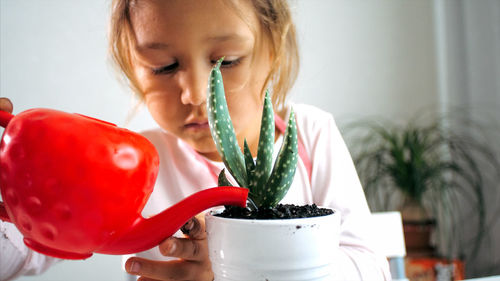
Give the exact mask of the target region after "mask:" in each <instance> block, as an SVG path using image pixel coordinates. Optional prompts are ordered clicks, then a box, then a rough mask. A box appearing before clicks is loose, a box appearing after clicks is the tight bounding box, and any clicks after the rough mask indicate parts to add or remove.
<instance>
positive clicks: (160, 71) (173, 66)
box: [151, 62, 179, 75]
mask: <svg viewBox="0 0 500 281" xmlns="http://www.w3.org/2000/svg"><path fill="white" fill-rule="evenodd" d="M178 66H179V63H178V62H175V63H172V64H169V65H165V66H162V67H158V68H152V69H151V72H152V73H153V74H154V75H161V74H169V73H172V72H174V71H175V70H176V69H177V67H178Z"/></svg>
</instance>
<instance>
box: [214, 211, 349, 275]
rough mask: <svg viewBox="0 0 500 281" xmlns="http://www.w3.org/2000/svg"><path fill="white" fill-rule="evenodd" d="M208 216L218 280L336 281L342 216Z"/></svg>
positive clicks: (335, 214) (336, 213)
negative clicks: (280, 217)
mask: <svg viewBox="0 0 500 281" xmlns="http://www.w3.org/2000/svg"><path fill="white" fill-rule="evenodd" d="M218 212H220V211H215V212H211V213H208V214H207V216H206V227H207V234H208V248H209V254H210V260H211V262H212V269H213V271H214V274H215V280H216V281H240V280H241V281H243V280H244V281H250V280H252V281H256V280H263V281H264V280H266V281H277V280H283V281H284V280H286V281H295V280H322V281H323V280H324V281H331V280H335V278H334V276H333V273H332V270H331V267H332V265H333V264H334V263H335V259H336V256H337V255H338V248H339V233H340V213H339V212H338V211H336V212H335V213H334V214H332V215H328V216H322V217H313V218H305V219H288V220H246V219H228V218H221V217H217V216H214V215H213V214H214V213H218Z"/></svg>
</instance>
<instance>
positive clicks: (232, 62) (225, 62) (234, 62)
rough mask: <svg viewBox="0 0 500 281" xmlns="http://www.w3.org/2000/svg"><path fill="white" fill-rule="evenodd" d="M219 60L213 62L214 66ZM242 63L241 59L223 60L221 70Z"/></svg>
mask: <svg viewBox="0 0 500 281" xmlns="http://www.w3.org/2000/svg"><path fill="white" fill-rule="evenodd" d="M216 62H217V60H213V61H212V64H215V63H216ZM240 63H241V58H237V59H233V60H223V61H222V63H221V68H230V67H235V66H237V65H238V64H240Z"/></svg>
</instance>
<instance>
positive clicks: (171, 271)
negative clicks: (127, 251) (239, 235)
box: [125, 214, 214, 281]
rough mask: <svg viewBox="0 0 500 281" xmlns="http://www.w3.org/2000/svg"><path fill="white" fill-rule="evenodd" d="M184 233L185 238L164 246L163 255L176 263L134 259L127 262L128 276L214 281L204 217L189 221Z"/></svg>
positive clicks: (145, 280)
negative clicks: (172, 258)
mask: <svg viewBox="0 0 500 281" xmlns="http://www.w3.org/2000/svg"><path fill="white" fill-rule="evenodd" d="M182 231H183V232H184V233H185V234H186V237H185V238H175V237H170V238H167V239H165V240H164V241H163V242H161V243H160V245H159V247H160V252H161V253H162V254H163V255H165V256H169V257H176V258H179V260H174V261H154V260H147V259H143V258H139V257H132V258H130V259H128V260H127V262H126V263H125V269H126V270H127V272H128V273H130V274H134V275H139V276H141V277H140V278H139V280H140V281H150V280H151V281H153V280H195V281H212V280H213V279H214V274H213V272H212V266H211V263H210V260H209V258H208V243H207V234H206V232H205V219H204V216H203V215H202V214H201V215H198V216H196V217H194V218H192V219H191V220H190V221H188V222H187V223H186V224H185V225H184V226H183V227H182Z"/></svg>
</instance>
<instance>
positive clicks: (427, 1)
mask: <svg viewBox="0 0 500 281" xmlns="http://www.w3.org/2000/svg"><path fill="white" fill-rule="evenodd" d="M290 3H291V6H292V9H293V13H294V16H295V20H296V25H297V29H298V36H299V44H300V54H301V71H300V74H299V78H298V80H297V83H296V85H295V87H294V89H293V94H292V101H294V102H305V103H309V104H313V105H316V106H318V107H320V108H322V109H324V110H326V111H329V112H331V113H332V114H333V115H334V116H335V118H336V120H337V123H338V125H339V127H341V128H343V125H344V124H348V123H349V122H350V121H351V120H353V119H360V118H371V119H374V118H383V119H387V120H393V121H396V122H401V123H404V122H407V121H408V120H412V119H413V118H414V117H415V116H418V115H422V114H423V115H426V114H430V115H439V114H440V113H446V112H450V111H455V113H459V114H460V115H463V116H471V117H474V118H475V119H479V120H486V121H487V122H493V123H495V122H496V123H498V122H499V120H500V110H499V109H500V79H499V78H500V1H499V0H475V1H463V0H435V1H432V0H418V1H417V0H415V1H403V0H379V1H363V0H295V1H290ZM109 8H110V1H109V0H72V1H66V0H0V96H2V97H9V98H10V99H11V100H12V102H13V103H14V113H18V112H21V111H23V110H26V109H29V108H33V107H49V108H54V109H59V110H64V111H68V112H77V113H82V114H86V115H90V116H94V117H97V118H100V119H104V120H107V121H110V122H113V123H116V124H118V125H120V126H125V127H128V128H130V129H132V130H136V131H139V130H144V129H147V128H151V127H154V126H155V125H154V123H153V121H152V119H151V118H149V117H148V115H147V112H146V111H145V110H144V109H141V108H140V107H139V110H136V108H137V106H136V105H137V101H136V100H134V98H133V97H132V94H131V91H130V90H129V89H128V88H127V87H126V86H125V85H123V84H122V83H121V82H119V79H117V74H116V73H115V72H114V69H113V68H112V67H111V65H110V63H109V58H108V56H107V22H108V13H109ZM457 108H460V109H457ZM457 110H458V111H457ZM132 113H135V114H134V115H133V118H129V117H130V116H131V114H132ZM493 128H494V127H492V129H491V130H490V131H494V130H497V129H498V127H496V128H495V129H493ZM497 136H498V134H494V132H492V133H491V134H488V133H487V134H486V136H485V138H486V140H487V142H488V143H490V144H495V145H494V147H495V149H496V151H495V153H497V154H496V156H495V157H498V155H499V154H498V153H499V150H498V147H499V146H498V144H500V139H499V138H497ZM498 189H499V183H498V182H496V183H493V184H491V185H485V187H484V190H483V192H484V193H485V195H486V197H487V198H486V199H487V200H486V201H485V202H484V205H485V206H484V207H485V209H486V210H495V209H494V208H495V206H497V205H498V204H499V200H498V199H499V198H498V196H497V193H498V192H497V190H498ZM488 194H492V195H494V196H488ZM486 220H487V222H488V228H487V232H488V234H490V235H488V236H487V237H488V239H484V240H483V242H482V243H481V245H479V254H478V255H477V257H476V258H475V259H474V260H466V271H467V276H469V277H477V276H484V275H492V274H500V254H499V253H500V236H499V235H498V233H500V216H498V213H496V214H495V213H494V212H489V213H487V218H486ZM461 231H465V232H466V231H467V223H466V220H465V223H464V229H462V230H461ZM124 279H125V273H124V272H123V271H122V269H121V261H120V257H117V256H103V255H94V256H93V257H92V258H90V259H88V260H85V261H64V262H62V263H59V264H57V265H55V266H53V267H52V268H51V269H49V270H48V271H47V272H46V273H45V274H43V275H41V276H36V277H23V278H20V279H19V280H52V281H53V280H124Z"/></svg>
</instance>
